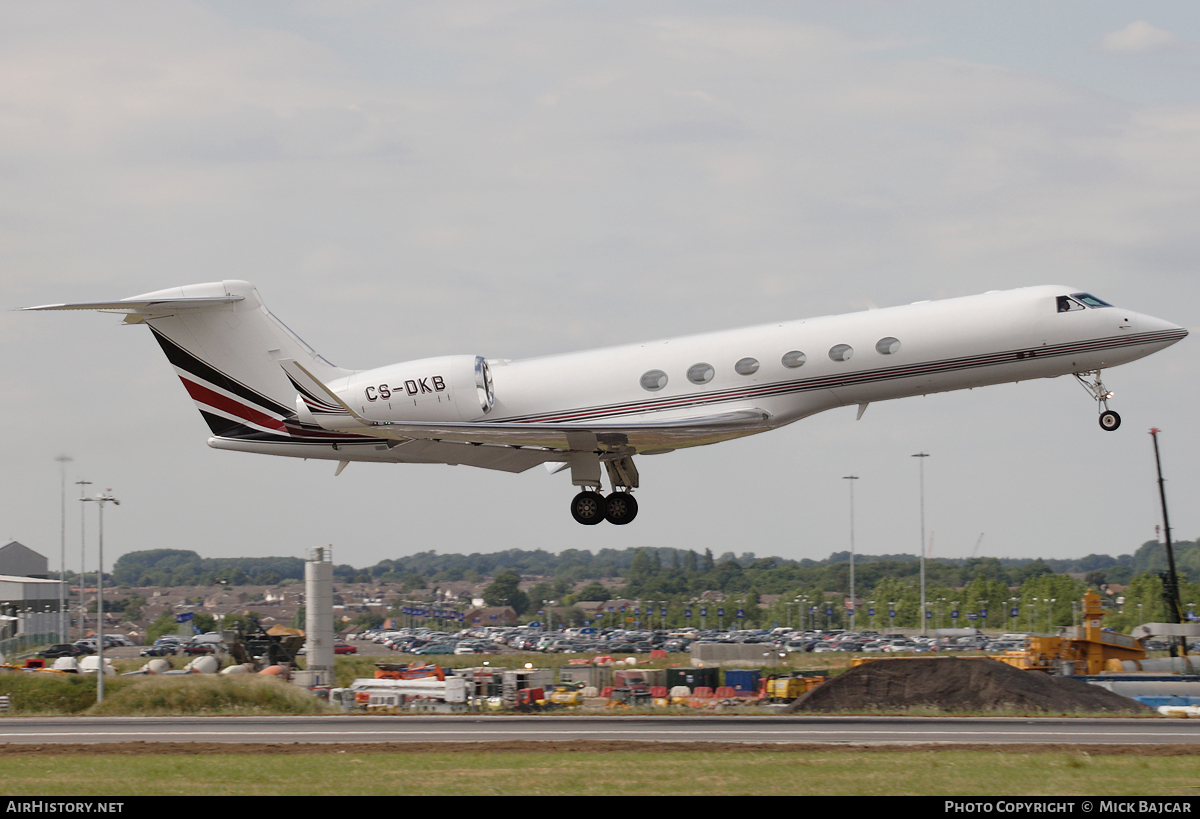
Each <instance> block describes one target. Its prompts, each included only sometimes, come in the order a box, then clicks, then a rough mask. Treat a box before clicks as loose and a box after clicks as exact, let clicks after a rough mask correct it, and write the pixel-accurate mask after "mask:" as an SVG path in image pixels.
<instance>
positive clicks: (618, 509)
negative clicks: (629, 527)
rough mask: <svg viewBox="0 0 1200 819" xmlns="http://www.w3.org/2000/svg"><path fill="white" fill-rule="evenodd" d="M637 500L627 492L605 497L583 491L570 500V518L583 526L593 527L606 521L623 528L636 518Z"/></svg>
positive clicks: (589, 491) (614, 493) (597, 493)
mask: <svg viewBox="0 0 1200 819" xmlns="http://www.w3.org/2000/svg"><path fill="white" fill-rule="evenodd" d="M637 513H638V505H637V500H635V499H634V497H633V495H631V494H629V493H628V492H620V491H618V492H613V493H612V494H610V495H608V496H607V497H605V496H604V495H601V494H600V493H599V492H593V491H591V490H585V491H583V492H580V493H579V494H578V495H576V496H575V497H574V498H572V499H571V517H573V518H575V520H576V521H578V522H579V523H582V524H583V525H584V526H594V525H595V524H597V523H600V522H601V521H604V520H607V521H608V522H609V523H612V524H615V525H617V526H624V525H625V524H626V523H629V522H630V521H631V520H633V519H634V518H635V517H637Z"/></svg>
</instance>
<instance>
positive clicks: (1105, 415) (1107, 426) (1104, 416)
mask: <svg viewBox="0 0 1200 819" xmlns="http://www.w3.org/2000/svg"><path fill="white" fill-rule="evenodd" d="M1073 375H1074V376H1075V380H1076V381H1078V382H1079V383H1080V384H1082V385H1083V388H1084V389H1085V390H1087V391H1088V392H1090V393H1091V394H1092V397H1093V398H1095V399H1096V403H1097V405H1098V407H1099V410H1100V429H1102V430H1105V431H1106V432H1112V431H1113V430H1115V429H1116V428H1117V427H1119V426H1121V416H1120V415H1117V413H1115V412H1113V411H1112V410H1110V409H1109V408H1108V399H1110V398H1112V397H1113V394H1112V393H1111V392H1109V390H1108V388H1107V387H1105V386H1104V384H1103V383H1101V381H1100V371H1099V370H1089V371H1088V372H1085V373H1073ZM1084 376H1091V379H1092V380H1091V381H1085V380H1084Z"/></svg>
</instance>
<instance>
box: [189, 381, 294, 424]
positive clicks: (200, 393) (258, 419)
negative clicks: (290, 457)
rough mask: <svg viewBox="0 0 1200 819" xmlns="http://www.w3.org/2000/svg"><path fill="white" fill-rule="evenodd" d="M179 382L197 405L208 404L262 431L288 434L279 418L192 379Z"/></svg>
mask: <svg viewBox="0 0 1200 819" xmlns="http://www.w3.org/2000/svg"><path fill="white" fill-rule="evenodd" d="M179 380H180V381H182V382H183V386H184V387H185V388H186V389H187V391H188V395H190V396H191V397H192V400H193V401H195V402H196V403H198V404H207V405H208V406H210V407H212V408H213V409H215V410H220V411H221V412H224V413H227V414H229V415H232V416H235V417H237V418H240V419H242V420H243V421H245V422H246V423H248V424H253V425H254V426H256V427H259V428H261V429H264V430H269V431H273V432H279V433H283V434H287V429H286V428H285V427H284V425H283V422H282V421H280V420H279V419H278V418H272V417H271V416H269V415H265V414H264V413H261V412H259V411H257V410H255V409H253V408H251V407H248V406H246V405H245V404H242V403H240V402H239V401H236V400H234V399H232V398H229V397H227V396H224V395H221V394H220V393H219V392H214V391H213V390H210V389H209V388H208V387H205V386H203V385H201V384H198V383H196V382H195V381H192V380H191V379H188V378H183V377H180V379H179Z"/></svg>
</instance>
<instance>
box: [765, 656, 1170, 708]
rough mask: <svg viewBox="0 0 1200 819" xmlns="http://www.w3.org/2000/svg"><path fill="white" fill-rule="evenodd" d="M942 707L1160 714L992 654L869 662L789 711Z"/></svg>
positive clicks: (832, 681)
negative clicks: (1001, 659)
mask: <svg viewBox="0 0 1200 819" xmlns="http://www.w3.org/2000/svg"><path fill="white" fill-rule="evenodd" d="M892 708H899V709H903V708H936V709H938V710H941V711H966V712H980V711H983V712H988V711H1002V712H1016V713H1027V712H1033V711H1040V712H1047V713H1060V714H1061V713H1077V712H1083V713H1089V712H1090V713H1097V712H1105V713H1114V714H1141V713H1153V709H1152V708H1150V707H1148V706H1146V705H1143V704H1141V703H1139V702H1137V701H1135V700H1131V699H1129V698H1127V697H1122V696H1120V695H1119V694H1114V693H1112V692H1111V691H1108V690H1106V689H1103V688H1100V687H1099V686H1096V685H1092V684H1090V683H1086V682H1082V681H1080V680H1075V679H1071V678H1070V677H1053V676H1051V675H1049V674H1045V673H1042V672H1040V671H1021V670H1020V669H1016V668H1013V667H1012V666H1009V665H1005V664H1004V663H1000V662H996V661H995V660H989V659H986V658H960V657H939V658H929V659H925V658H921V659H911V660H909V659H902V660H881V661H879V662H872V663H864V664H863V665H860V666H859V667H858V668H852V669H850V670H849V671H847V672H846V673H845V674H842V675H840V676H837V677H834V678H833V679H831V680H829V681H828V682H826V683H825V684H824V685H821V686H818V687H817V688H814V689H813V690H812V691H809V692H808V693H807V694H805V695H804V696H802V697H800V698H799V699H798V700H796V701H795V702H794V703H792V704H791V705H790V706H788V709H787V712H788V713H796V712H805V711H817V712H830V711H879V710H887V709H892Z"/></svg>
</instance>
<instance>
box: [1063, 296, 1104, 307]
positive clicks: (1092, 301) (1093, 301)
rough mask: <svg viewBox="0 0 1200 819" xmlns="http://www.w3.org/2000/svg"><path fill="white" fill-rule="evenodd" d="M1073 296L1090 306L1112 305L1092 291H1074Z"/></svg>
mask: <svg viewBox="0 0 1200 819" xmlns="http://www.w3.org/2000/svg"><path fill="white" fill-rule="evenodd" d="M1071 298H1073V299H1076V300H1077V301H1081V302H1083V303H1084V304H1086V305H1087V306H1088V307H1112V305H1111V304H1109V303H1108V302H1106V301H1102V300H1100V299H1098V298H1096V297H1095V296H1093V295H1092V294H1091V293H1072V294H1071Z"/></svg>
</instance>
